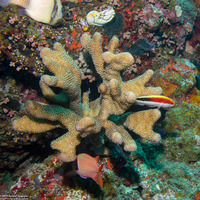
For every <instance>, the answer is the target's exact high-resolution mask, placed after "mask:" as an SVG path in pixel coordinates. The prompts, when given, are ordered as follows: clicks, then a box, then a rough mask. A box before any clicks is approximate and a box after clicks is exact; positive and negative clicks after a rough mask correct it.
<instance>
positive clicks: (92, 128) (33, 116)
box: [13, 33, 162, 162]
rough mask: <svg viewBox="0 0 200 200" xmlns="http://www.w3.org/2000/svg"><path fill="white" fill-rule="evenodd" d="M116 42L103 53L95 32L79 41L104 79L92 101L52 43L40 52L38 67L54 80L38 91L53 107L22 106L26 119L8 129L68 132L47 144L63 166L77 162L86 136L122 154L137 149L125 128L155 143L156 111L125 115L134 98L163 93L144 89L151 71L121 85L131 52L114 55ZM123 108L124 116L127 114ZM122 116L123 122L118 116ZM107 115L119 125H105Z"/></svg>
mask: <svg viewBox="0 0 200 200" xmlns="http://www.w3.org/2000/svg"><path fill="white" fill-rule="evenodd" d="M118 42H119V40H118V38H117V37H113V38H112V39H111V41H110V43H109V45H108V46H109V48H108V51H106V52H104V53H103V51H102V36H101V34H100V33H95V34H94V35H93V37H92V38H91V37H90V36H89V35H88V34H84V35H83V36H82V37H81V44H82V46H83V49H84V51H88V52H89V54H90V55H91V57H92V60H93V63H94V65H95V68H96V71H97V73H98V74H99V75H100V76H101V77H102V80H103V81H102V83H101V85H100V86H99V87H98V90H99V92H100V97H99V98H98V99H96V100H94V101H92V102H90V101H89V93H88V92H87V93H84V94H83V95H82V96H81V88H80V86H81V72H80V70H79V68H78V66H77V64H76V63H75V62H74V61H73V59H72V58H71V57H70V56H69V55H68V54H67V53H66V52H65V50H64V48H63V47H62V46H61V44H59V43H55V44H54V47H53V50H51V49H49V48H43V49H42V50H41V54H40V55H41V57H42V59H43V63H44V64H45V65H46V66H47V68H48V69H49V71H50V72H52V73H53V74H54V75H53V76H50V75H43V76H42V77H41V79H40V88H41V90H42V92H43V95H44V96H45V97H46V98H47V99H49V100H51V101H52V102H54V105H47V104H41V103H38V102H35V101H27V102H26V103H25V108H26V110H27V112H28V113H29V115H25V116H23V117H22V118H20V119H16V120H15V121H14V122H13V128H14V129H15V130H18V131H22V132H23V131H24V132H35V133H42V132H45V131H48V130H51V129H53V128H56V127H63V126H64V128H66V129H67V130H68V131H67V133H66V134H64V135H63V136H61V137H59V138H58V139H56V140H54V141H52V142H51V147H52V148H53V149H57V150H59V151H60V152H61V154H60V159H61V160H63V161H65V162H70V161H74V160H75V159H76V146H77V145H79V144H80V142H81V140H80V139H83V138H85V137H87V138H89V139H90V142H91V144H93V145H97V146H103V144H104V142H105V141H106V140H107V139H110V140H112V142H114V143H116V144H120V145H121V144H123V146H124V150H126V151H135V150H136V148H137V147H136V143H135V141H134V140H133V138H132V137H131V135H130V134H129V132H128V131H127V129H128V130H131V131H134V132H135V133H136V134H138V135H140V136H141V137H142V138H145V139H147V140H150V141H153V142H159V141H160V135H159V134H158V133H155V132H154V131H153V130H152V128H153V125H154V123H155V122H156V121H157V120H158V119H159V118H160V115H161V114H160V111H159V110H158V109H148V110H143V111H139V112H136V111H134V110H131V111H130V107H131V105H132V104H134V102H135V100H136V98H137V97H138V96H145V95H159V94H161V93H162V89H161V88H160V87H145V84H146V83H147V82H148V81H149V79H150V78H151V77H152V75H153V71H152V70H147V71H146V72H145V73H144V74H143V75H141V76H138V77H137V78H135V79H133V80H130V81H127V82H123V81H122V79H121V76H120V71H122V70H124V69H125V68H127V67H128V66H130V65H132V64H133V62H134V59H133V57H132V55H131V54H130V53H126V52H123V53H118V54H117V53H116V52H117V47H118ZM52 87H58V88H60V89H61V91H60V93H59V94H56V93H54V91H53V90H52ZM128 109H129V112H126V111H127V110H128ZM124 114H126V117H125V119H124V117H122V116H123V115H124ZM111 115H115V116H118V120H117V121H112V120H110V118H109V117H110V116H111ZM122 118H123V120H122Z"/></svg>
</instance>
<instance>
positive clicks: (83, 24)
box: [80, 18, 88, 31]
mask: <svg viewBox="0 0 200 200" xmlns="http://www.w3.org/2000/svg"><path fill="white" fill-rule="evenodd" d="M80 24H81V27H82V29H83V31H87V30H88V24H87V21H86V20H85V19H83V18H80Z"/></svg>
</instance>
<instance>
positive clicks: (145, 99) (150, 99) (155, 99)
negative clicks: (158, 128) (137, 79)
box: [135, 95, 175, 109]
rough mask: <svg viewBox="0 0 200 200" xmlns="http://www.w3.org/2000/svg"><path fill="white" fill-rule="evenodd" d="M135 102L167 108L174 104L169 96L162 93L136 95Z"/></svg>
mask: <svg viewBox="0 0 200 200" xmlns="http://www.w3.org/2000/svg"><path fill="white" fill-rule="evenodd" d="M135 104H136V105H141V106H149V107H158V108H164V109H169V108H171V107H173V106H174V105H175V102H174V101H173V100H172V99H170V98H169V97H166V96H163V95H148V96H140V97H137V99H136V101H135Z"/></svg>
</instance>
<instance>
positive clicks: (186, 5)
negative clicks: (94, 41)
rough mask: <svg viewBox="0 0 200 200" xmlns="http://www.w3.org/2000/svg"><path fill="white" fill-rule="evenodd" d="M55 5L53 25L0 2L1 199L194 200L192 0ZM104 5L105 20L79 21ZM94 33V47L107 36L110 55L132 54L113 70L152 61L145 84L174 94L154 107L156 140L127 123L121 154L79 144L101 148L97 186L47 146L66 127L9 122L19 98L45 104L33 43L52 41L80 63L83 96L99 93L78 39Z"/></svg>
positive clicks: (195, 9)
mask: <svg viewBox="0 0 200 200" xmlns="http://www.w3.org/2000/svg"><path fill="white" fill-rule="evenodd" d="M62 5H63V19H62V22H61V23H60V24H58V25H57V26H51V25H48V24H43V23H40V22H37V21H35V20H34V19H31V18H29V17H28V16H26V15H21V14H20V13H19V7H17V6H14V5H10V6H6V7H0V151H1V153H0V199H2V200H3V199H8V200H12V199H17V200H18V199H30V200H32V199H38V200H63V199H77V200H79V199H80V200H82V199H85V200H86V199H105V200H110V199H113V200H121V199H123V200H129V199H130V200H146V199H147V200H151V199H152V200H199V199H200V160H199V158H200V154H199V150H200V123H199V122H200V91H199V90H200V71H199V70H200V57H199V56H200V43H199V42H200V24H199V22H200V15H199V14H200V10H199V9H200V2H199V0H160V1H159V0H141V1H139V0H135V1H130V0H123V1H119V0H109V1H104V0H102V1H101V0H95V1H90V0H80V1H79V0H77V1H76V0H74V1H73V0H71V1H67V0H62ZM109 6H110V7H112V8H113V9H114V11H115V16H114V18H113V20H112V21H110V22H108V23H106V24H105V25H103V26H95V25H88V24H87V23H86V21H85V20H86V15H87V13H88V12H89V11H92V10H96V11H98V12H100V11H103V10H105V9H107V8H108V7H109ZM95 32H99V33H101V35H102V50H103V52H105V51H107V50H108V42H109V41H110V40H111V38H112V37H113V36H116V37H117V38H118V39H119V45H118V50H117V53H121V52H129V53H130V54H131V55H132V56H133V58H134V62H133V64H132V65H130V66H128V67H127V68H126V69H124V70H123V71H121V72H120V77H121V78H122V80H123V81H124V82H126V81H129V80H132V79H135V78H136V77H138V76H140V75H141V74H143V73H145V71H147V70H149V69H151V70H153V71H154V75H153V77H152V78H151V80H150V81H148V83H147V85H148V86H154V87H161V88H162V89H163V95H164V96H167V97H169V98H171V99H172V100H173V101H174V102H175V105H174V106H173V107H171V108H170V109H167V110H165V109H163V108H159V110H160V112H161V118H160V119H159V120H158V121H157V122H156V123H155V124H154V126H153V130H154V131H155V132H157V133H159V134H160V135H161V141H160V142H159V143H152V142H150V141H148V140H145V139H144V138H142V137H140V136H138V135H137V134H135V133H134V132H133V131H132V132H131V135H132V137H133V138H134V140H135V141H136V144H137V151H135V152H131V153H130V152H126V151H124V150H123V145H116V144H114V143H112V142H111V141H110V143H109V144H107V145H109V148H110V149H111V151H112V152H113V154H112V155H111V154H110V155H108V156H105V155H104V154H102V153H100V154H98V151H97V150H91V146H89V147H88V144H85V143H84V142H82V146H83V147H80V148H79V149H78V150H77V152H84V153H87V154H90V155H91V156H93V157H95V156H97V155H99V156H100V158H99V163H98V165H99V166H100V165H101V164H103V168H102V169H101V175H102V178H103V187H102V188H101V187H100V186H99V185H98V184H96V183H95V181H93V180H92V179H91V178H87V179H83V178H81V177H80V176H79V175H78V174H76V173H72V171H73V170H75V169H73V167H72V166H73V164H72V163H68V162H63V161H61V160H60V159H58V155H59V152H58V151H57V150H53V149H51V147H50V143H51V141H53V140H55V139H56V138H58V137H60V136H61V135H63V134H64V133H65V132H66V130H65V129H66V127H61V128H56V129H53V130H49V131H47V132H45V133H33V132H23V131H17V130H14V129H13V127H12V123H13V121H14V120H16V119H19V118H20V117H22V116H24V115H26V114H27V111H26V110H25V106H24V105H25V102H26V101H27V100H33V101H37V102H42V103H46V104H49V105H51V104H52V102H51V101H49V100H48V99H47V98H45V97H44V96H43V94H42V91H41V89H40V87H39V80H40V77H41V76H42V75H44V74H50V73H49V71H48V69H47V68H46V66H45V65H44V64H43V62H42V59H41V57H40V51H41V49H42V48H43V47H49V48H50V49H52V48H53V44H54V43H55V42H59V43H61V44H62V46H63V47H64V48H65V50H66V51H67V52H68V53H69V55H70V56H71V57H72V58H73V60H74V61H75V62H76V64H77V66H78V68H79V69H80V71H81V75H82V76H81V78H82V85H81V89H82V92H86V91H88V90H90V91H91V92H90V96H89V97H90V100H91V101H92V100H95V99H96V98H98V96H99V93H98V86H99V85H100V84H101V83H102V78H101V77H100V76H99V74H98V72H97V71H96V69H95V66H94V63H93V61H92V59H91V58H89V57H88V59H86V57H84V53H83V52H84V51H83V48H82V46H81V43H80V38H81V36H82V35H83V34H84V33H87V34H89V35H91V37H92V36H93V34H94V33H95ZM58 91H59V90H58ZM138 109H149V108H148V107H147V108H143V107H142V108H138ZM149 121H151V120H149ZM146 123H147V124H148V120H147V122H146ZM63 128H64V129H63ZM85 146H86V147H87V148H86V147H85ZM81 148H83V149H81ZM86 149H87V150H86ZM109 159H110V160H111V167H110V166H109ZM74 163H76V161H75V162H74Z"/></svg>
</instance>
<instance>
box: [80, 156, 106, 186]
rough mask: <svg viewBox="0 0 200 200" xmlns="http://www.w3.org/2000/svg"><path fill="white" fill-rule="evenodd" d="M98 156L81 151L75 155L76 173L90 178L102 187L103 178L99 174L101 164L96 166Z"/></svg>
mask: <svg viewBox="0 0 200 200" xmlns="http://www.w3.org/2000/svg"><path fill="white" fill-rule="evenodd" d="M98 159H99V156H97V157H96V158H93V157H92V156H90V155H88V154H85V153H81V154H79V155H78V156H77V167H78V170H77V174H79V175H80V176H81V177H82V178H92V179H93V180H94V181H95V182H96V183H97V184H98V185H99V186H100V187H103V180H102V176H101V169H102V167H103V165H101V166H100V167H99V166H98V164H97V162H98Z"/></svg>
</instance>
